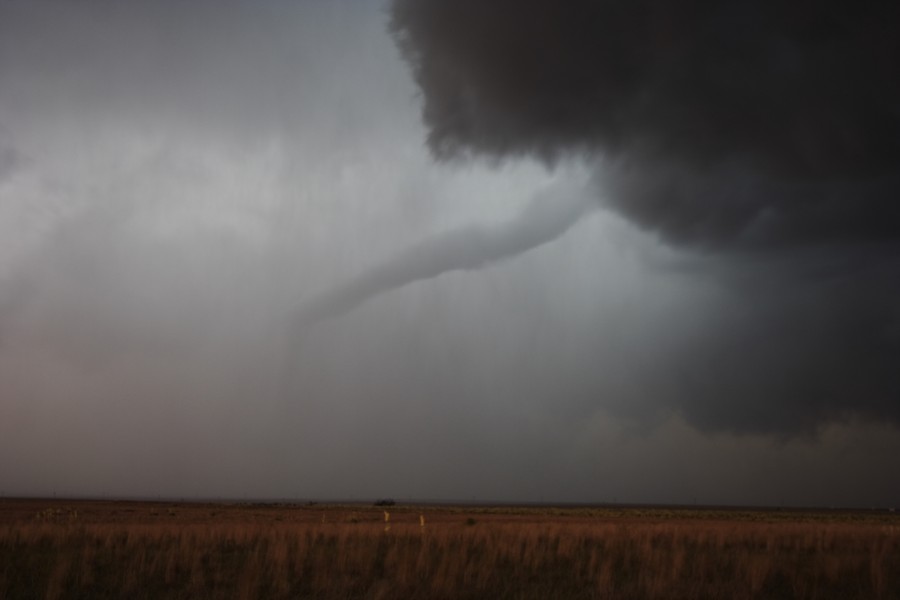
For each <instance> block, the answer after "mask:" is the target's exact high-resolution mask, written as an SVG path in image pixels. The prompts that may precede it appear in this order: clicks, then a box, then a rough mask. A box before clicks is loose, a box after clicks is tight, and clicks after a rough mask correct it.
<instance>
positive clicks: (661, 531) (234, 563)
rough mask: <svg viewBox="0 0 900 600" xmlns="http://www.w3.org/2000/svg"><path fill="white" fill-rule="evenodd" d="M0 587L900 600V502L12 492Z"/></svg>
mask: <svg viewBox="0 0 900 600" xmlns="http://www.w3.org/2000/svg"><path fill="white" fill-rule="evenodd" d="M384 510H387V511H388V514H389V521H387V522H386V521H385V513H384ZM423 518H424V525H423V522H422V519H423ZM0 598H6V599H10V600H13V599H26V598H35V599H44V598H47V599H55V598H117V599H118V598H136V599H141V598H145V599H149V598H178V599H181V598H184V599H187V598H191V599H200V598H273V599H280V598H317V599H332V598H342V599H346V598H385V599H387V598H422V599H426V598H428V599H441V598H448V599H449V598H490V599H492V600H499V599H505V598H521V599H530V598H534V599H537V598H573V599H574V598H624V599H641V598H653V599H656V598H659V599H662V598H666V599H688V598H729V599H741V598H767V599H768V598H810V599H812V598H835V599H837V598H840V599H847V598H859V599H879V598H880V599H900V516H897V515H895V514H894V513H876V512H858V513H857V512H823V511H816V512H803V511H768V512H767V511H752V510H698V509H649V508H643V509H640V508H631V509H629V508H550V507H546V508H545V507H527V508H515V507H486V508H478V507H450V506H444V507H442V506H421V507H417V506H392V507H387V508H385V509H382V508H378V507H373V506H364V505H310V506H307V505H296V506H294V505H265V504H201V503H196V504H192V503H151V502H113V501H49V500H0Z"/></svg>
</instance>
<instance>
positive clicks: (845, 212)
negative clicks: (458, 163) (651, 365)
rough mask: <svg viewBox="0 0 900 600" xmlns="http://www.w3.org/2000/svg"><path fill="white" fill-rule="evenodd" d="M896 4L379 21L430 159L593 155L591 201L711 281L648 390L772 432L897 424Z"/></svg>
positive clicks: (433, 0) (730, 422)
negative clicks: (690, 327)
mask: <svg viewBox="0 0 900 600" xmlns="http://www.w3.org/2000/svg"><path fill="white" fill-rule="evenodd" d="M898 18H900V12H898V8H897V6H896V4H895V3H890V2H875V3H868V4H864V5H861V4H851V3H827V4H818V5H815V6H812V7H810V6H804V7H802V8H801V7H791V6H786V5H770V4H760V3H755V2H745V1H741V0H734V1H729V2H718V3H687V4H678V5H673V4H672V3H667V2H657V1H652V0H647V1H645V2H632V3H618V2H590V1H574V2H567V3H558V2H550V1H544V0H528V1H525V2H512V1H509V2H506V1H501V2H492V3H481V2H474V1H472V2H469V1H463V2H455V1H450V0H395V1H394V3H393V5H392V22H391V26H392V31H393V34H394V37H395V39H396V41H397V43H398V45H399V47H400V49H401V50H402V52H403V55H404V57H405V58H406V60H407V62H408V63H409V65H410V67H411V69H412V73H413V75H414V77H415V80H416V82H417V83H418V85H419V87H420V89H421V90H422V92H423V97H424V108H423V119H424V122H425V124H426V125H427V127H428V144H429V146H430V148H431V150H432V152H433V153H434V154H435V155H436V156H437V157H438V158H441V159H448V160H457V159H460V158H462V159H466V158H473V157H478V156H486V157H488V158H489V159H490V160H497V159H503V158H509V157H515V156H536V157H539V158H542V159H543V160H545V161H547V162H549V163H554V162H557V161H560V160H564V159H566V157H571V156H583V155H599V156H601V157H603V160H601V161H598V162H597V164H598V165H599V167H598V169H597V173H596V178H597V181H598V182H599V188H600V189H601V190H602V192H603V193H602V196H603V198H604V200H605V202H606V203H607V205H608V206H611V207H613V208H614V209H615V210H617V211H618V212H620V213H621V214H622V215H624V216H625V217H627V218H628V219H629V220H630V221H632V222H633V223H635V224H637V225H638V226H640V227H641V228H643V229H646V230H648V231H650V232H653V233H655V234H657V235H659V236H660V237H661V238H662V239H663V240H665V241H666V242H668V243H670V244H674V245H676V246H680V247H682V248H686V249H687V250H688V251H689V252H692V253H694V254H695V257H696V258H695V259H694V260H695V261H696V263H695V266H694V267H692V270H693V271H694V272H695V273H697V276H698V277H699V278H702V279H706V280H709V281H712V282H714V285H718V286H723V287H724V288H725V289H726V290H727V291H726V292H725V294H726V298H727V299H728V302H729V304H727V305H723V306H720V307H719V309H717V310H716V311H714V312H711V313H710V314H709V315H708V326H707V327H706V328H705V329H704V332H703V333H702V335H700V336H694V337H689V338H686V339H687V340H690V341H686V342H685V349H686V350H687V352H684V353H679V354H677V355H673V357H672V359H671V364H670V365H669V366H668V367H667V368H664V369H662V371H659V372H657V376H658V377H665V378H668V380H670V381H672V384H673V385H672V388H671V390H669V391H668V392H666V393H664V394H663V395H662V397H661V398H660V400H659V402H660V403H661V404H662V405H664V406H668V407H670V408H671V409H673V410H675V411H676V412H682V413H684V414H685V415H686V416H687V417H688V418H689V420H690V422H691V423H693V424H695V425H698V426H700V427H703V428H705V429H722V428H724V429H732V430H737V431H779V432H788V431H798V430H810V429H811V428H814V427H815V426H816V424H817V423H820V422H821V421H823V420H830V419H835V418H843V417H844V416H846V415H848V414H853V413H860V414H864V415H866V416H867V417H869V418H875V419H877V418H886V419H890V420H892V421H893V422H895V423H896V422H900V403H898V398H900V371H898V370H897V369H895V368H893V366H892V365H896V364H898V360H897V359H898V357H900V339H898V338H897V333H896V332H897V331H898V323H900V315H898V313H897V310H896V308H895V307H894V306H895V305H896V301H897V299H898V298H900V283H898V280H897V278H896V275H895V273H896V272H897V268H898V266H900V210H898V209H897V206H896V202H897V198H898V197H900V170H898V165H900V111H898V108H897V107H898V106H900V86H898V85H897V83H896V77H895V76H894V75H893V71H894V70H895V65H896V63H897V59H898V57H900V43H898V41H897V37H896V35H894V32H893V31H892V26H891V25H889V24H890V23H893V22H895V21H896V20H897V19H898ZM704 255H705V257H704ZM711 257H714V258H711ZM645 409H646V406H644V405H642V406H641V407H640V408H638V407H636V408H635V409H634V410H635V411H640V410H645Z"/></svg>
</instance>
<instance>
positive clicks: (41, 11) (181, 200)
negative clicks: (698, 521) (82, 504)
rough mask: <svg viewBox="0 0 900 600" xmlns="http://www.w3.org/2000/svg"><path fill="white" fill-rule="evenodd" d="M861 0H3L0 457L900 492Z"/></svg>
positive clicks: (370, 482) (95, 486)
mask: <svg viewBox="0 0 900 600" xmlns="http://www.w3.org/2000/svg"><path fill="white" fill-rule="evenodd" d="M840 4H841V3H830V6H824V5H822V6H820V5H818V4H817V5H816V6H815V7H812V8H811V7H809V6H805V7H804V9H803V11H801V12H795V11H794V10H793V9H791V8H789V7H780V6H774V5H773V6H769V5H768V4H765V6H760V5H759V3H757V2H751V1H749V0H747V1H738V0H729V1H724V2H720V3H718V4H713V3H677V4H672V3H670V2H664V1H654V0H640V1H635V2H632V3H619V2H596V1H588V0H572V1H571V2H568V3H564V2H556V1H552V2H551V1H550V0H517V1H513V0H497V1H496V2H491V3H488V2H480V1H476V0H395V1H390V0H384V1H383V2H379V1H364V0H329V1H325V0H306V1H295V2H288V1H287V0H280V1H276V0H272V1H268V2H251V1H250V0H246V1H229V2H220V1H212V0H209V1H205V2H204V1H196V2H179V1H175V0H170V1H162V2H149V1H148V2H114V1H112V0H109V1H99V0H90V1H80V2H68V1H62V0H59V1H55V2H52V1H33V0H27V1H26V0H5V1H4V2H2V3H0V495H44V494H59V495H64V494H78V495H112V496H153V497H156V496H165V497H254V498H297V499H308V498H313V499H334V498H356V499H361V500H370V499H375V498H379V497H394V498H396V499H400V500H405V499H448V500H452V499H460V500H472V499H474V500H484V501H487V500H503V501H522V502H525V501H529V502H530V501H548V502H550V501H570V502H604V501H609V502H612V501H618V502H647V503H652V502H676V503H693V502H698V503H707V504H713V503H734V504H773V505H779V504H802V505H821V506H831V505H837V506H865V507H869V506H896V505H898V504H900V480H898V479H897V478H896V477H895V476H894V471H895V470H896V466H897V458H896V457H897V456H900V430H898V424H900V209H898V207H897V206H898V205H897V200H898V195H900V109H898V107H900V85H898V83H897V78H896V75H895V73H896V65H897V64H898V61H900V41H898V39H897V37H896V35H894V32H893V31H892V30H893V25H892V24H893V23H896V22H897V21H898V19H900V14H898V12H900V9H898V8H896V7H895V6H896V4H895V3H889V2H883V3H882V2H873V3H860V4H859V5H857V4H856V3H849V2H848V3H845V4H846V5H845V6H843V8H840V7H839V5H840ZM839 8H840V10H839Z"/></svg>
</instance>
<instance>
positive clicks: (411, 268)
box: [294, 187, 596, 337]
mask: <svg viewBox="0 0 900 600" xmlns="http://www.w3.org/2000/svg"><path fill="white" fill-rule="evenodd" d="M595 207H596V202H595V201H594V199H593V198H592V197H591V195H590V193H589V192H587V191H584V192H583V193H581V194H577V193H574V194H573V193H572V191H570V190H569V191H565V192H563V193H560V192H559V191H555V190H554V189H553V187H550V188H549V189H547V190H544V191H543V192H541V193H539V194H536V195H535V197H534V198H532V199H531V201H530V202H529V203H528V204H527V205H526V206H525V207H524V208H523V209H522V211H521V212H520V213H519V214H518V215H516V216H515V217H514V218H513V219H511V220H510V221H508V222H505V223H501V224H499V225H493V226H488V225H472V226H468V227H461V228H458V229H452V230H450V231H446V232H443V233H440V234H438V235H436V236H434V237H431V238H427V239H425V240H423V241H421V242H419V243H417V244H415V245H413V246H412V247H410V248H408V249H406V250H404V251H402V252H401V253H400V254H399V255H398V256H396V257H394V258H392V259H390V260H388V261H387V262H384V263H381V264H377V265H375V266H374V267H370V268H367V269H366V270H364V271H363V272H362V273H360V274H359V275H358V276H356V277H355V278H353V279H351V280H349V281H347V282H345V283H343V284H341V285H338V286H337V287H335V288H333V289H330V290H328V291H326V292H324V293H322V294H320V295H318V296H316V297H314V298H312V299H311V300H309V301H307V302H306V303H305V304H304V305H302V306H301V307H300V310H298V311H297V313H296V315H295V316H294V323H295V325H294V330H295V331H296V335H297V336H300V337H302V336H303V335H304V334H305V332H306V331H307V330H308V329H309V328H310V327H312V326H313V325H315V324H317V323H319V322H320V321H323V320H326V319H331V318H335V317H339V316H341V315H344V314H346V313H348V312H350V311H351V310H353V309H354V308H356V307H357V306H359V305H360V304H362V303H363V302H365V301H367V300H369V299H370V298H374V297H375V296H378V295H380V294H384V293H386V292H389V291H391V290H395V289H399V288H402V287H404V286H406V285H409V284H411V283H414V282H417V281H423V280H427V279H432V278H434V277H438V276H440V275H442V274H444V273H448V272H451V271H472V270H476V269H482V268H485V267H487V266H490V265H492V264H494V263H496V262H498V261H502V260H508V259H511V258H513V257H515V256H518V255H519V254H522V253H524V252H527V251H529V250H531V249H533V248H537V247H539V246H542V245H544V244H549V243H550V242H552V241H554V240H555V239H557V238H559V237H560V236H562V235H564V234H565V233H566V232H567V231H568V230H569V229H571V228H572V227H573V226H574V225H575V224H576V223H577V222H578V221H579V220H580V219H581V218H582V217H583V216H584V215H586V214H588V213H589V212H590V211H591V210H592V209H593V208H595Z"/></svg>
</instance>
